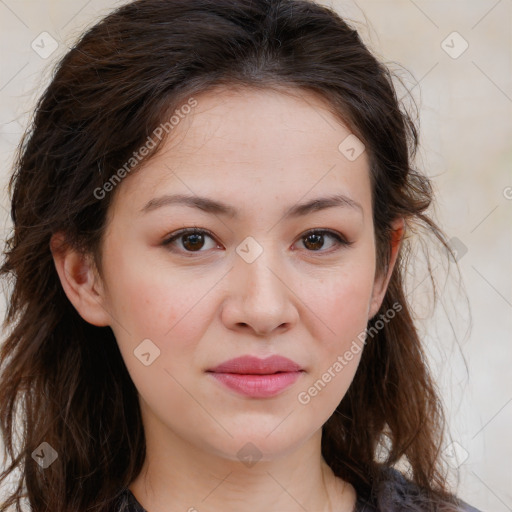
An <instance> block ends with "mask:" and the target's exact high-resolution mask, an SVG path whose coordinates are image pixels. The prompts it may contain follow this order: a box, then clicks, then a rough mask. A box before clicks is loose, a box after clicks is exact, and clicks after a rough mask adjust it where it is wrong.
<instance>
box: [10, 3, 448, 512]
mask: <svg viewBox="0 0 512 512" xmlns="http://www.w3.org/2000/svg"><path fill="white" fill-rule="evenodd" d="M224 86H225V87H233V86H240V87H261V88H274V89H276V90H285V89H288V90H291V89H294V90H297V91H300V90H303V91H310V92H314V93H316V94H317V95H319V96H320V97H322V98H323V99H325V100H326V102H327V104H328V105H329V106H330V108H331V109H332V112H333V114H335V115H336V116H338V118H339V119H340V120H341V121H343V122H344V123H346V124H347V125H348V126H349V128H350V129H351V131H352V132H353V133H354V134H355V135H356V136H357V137H358V138H359V139H360V140H361V141H362V142H363V143H364V144H365V146H366V150H367V151H368V155H369V159H370V169H371V183H372V200H373V217H374V224H375V237H376V242H377V266H378V271H379V272H383V271H385V270H386V267H387V265H388V263H389V256H390V251H389V249H390V240H391V236H392V232H391V223H392V221H393V220H394V219H396V218H400V217H402V218H404V219H405V221H406V231H407V233H409V232H411V231H412V230H413V229H416V230H418V229H419V228H420V227H423V228H425V231H426V232H428V233H430V234H433V235H434V236H435V237H436V238H437V239H438V240H439V241H440V242H441V243H442V245H444V246H445V247H447V243H446V238H445V236H444V235H443V234H442V232H441V231H440V229H439V228H438V227H437V226H436V224H435V223H434V222H433V221H432V220H431V219H430V217H429V216H427V215H426V214H425V210H426V209H427V208H428V207H429V205H430V203H431V198H432V190H431V185H430V182H429V179H428V178H427V177H426V176H424V175H422V174H421V173H420V172H418V171H417V170H415V169H414V168H413V167H412V166H411V161H412V159H413V158H414V156H415V153H416V150H417V145H418V132H417V128H416V127H415V124H414V122H413V120H412V118H411V116H410V114H409V113H407V112H406V111H405V109H404V108H402V106H401V104H400V102H399V101H398V99H397V94H396V91H395V87H394V85H393V75H392V74H391V72H390V70H389V69H388V68H387V67H386V66H385V65H383V64H382V63H380V62H378V61H377V59H376V58H375V57H374V56H373V55H372V54H371V53H370V51H369V50H368V49H367V48H366V46H365V45H364V44H363V43H362V41H361V39H360V37H359V35H358V33H357V32H356V31H355V30H354V29H352V28H350V27H349V25H348V24H347V23H346V22H345V21H343V20H342V19H341V18H340V17H339V15H338V14H336V13H335V12H333V11H332V10H330V9H328V8H327V7H323V6H320V5H318V4H315V3H313V2H310V1H307V0H283V1H278V0H236V1H233V0H216V1H215V2H211V1H206V0H186V1H178V0H138V1H135V2H132V3H129V4H127V5H124V6H122V7H120V8H118V9H117V10H115V11H114V12H112V13H111V14H110V15H109V16H107V17H106V18H104V19H102V20H101V21H100V22H98V23H97V24H96V25H95V26H93V27H92V28H90V29H89V30H88V31H87V32H86V33H84V34H83V35H82V36H81V38H80V40H79V41H78V42H77V44H76V45H75V46H74V47H73V48H72V49H71V50H70V51H69V52H68V53H67V54H66V55H65V56H64V57H63V58H62V60H61V61H60V63H59V65H58V67H57V69H56V72H55V74H54V76H53V79H52V81H51V83H50V84H49V86H48V88H47V89H46V91H45V92H44V94H43V95H42V97H41V98H40V100H39V102H38V104H37V106H36V109H35V113H34V118H33V121H32V123H31V126H30V127H29V129H28V130H27V132H26V133H25V135H24V136H23V139H22V141H21V142H20V145H19V147H18V153H17V157H16V162H15V168H14V173H13V176H12V178H11V182H10V193H11V194H12V210H11V215H12V220H13V223H14V231H13V234H12V236H11V237H10V238H9V240H8V241H7V244H6V249H5V261H4V262H3V266H2V268H1V274H2V275H3V276H4V277H7V278H8V279H9V280H10V281H9V282H10V284H11V285H12V287H11V291H10V294H9V302H8V310H7V315H6V319H5V326H6V327H9V333H8V335H7V337H6V340H5V342H4V343H3V345H2V347H1V353H0V364H1V371H2V373H1V390H0V426H1V429H2V434H3V438H4V442H5V453H6V456H7V455H8V456H9V458H10V460H11V461H12V462H11V464H10V466H9V467H7V469H6V470H5V471H4V472H3V473H2V475H1V479H5V478H6V476H7V475H8V474H10V473H11V472H12V471H14V470H15V469H17V470H19V471H20V472H21V478H20V480H19V485H18V487H17V490H16V492H14V493H13V494H12V495H11V496H10V497H9V499H8V500H7V501H6V502H5V503H4V504H3V505H1V506H0V510H1V511H3V510H6V508H7V507H8V506H10V505H11V504H16V510H18V511H19V510H21V509H20V508H19V507H20V500H21V497H22V491H23V490H24V489H23V488H22V487H23V486H26V489H25V490H26V497H27V498H28V500H29V503H30V505H31V507H32V509H33V510H36V511H38V512H46V511H50V512H60V511H66V512H68V511H69V512H71V511H73V512H77V511H79V512H80V511H84V512H85V511H86V510H87V511H90V512H100V511H106V510H112V507H113V505H114V504H115V500H116V498H117V497H118V496H119V495H120V493H121V491H122V489H124V488H125V487H127V486H128V485H129V484H130V483H131V482H132V481H133V480H134V478H135V477H136V476H137V475H138V473H139V472H140V470H141V467H142V463H143V461H144V458H145V439H144V430H143V425H142V420H141V414H140V411H139V403H138V397H137V391H136V389H135V387H134V384H133V382H132V381H131V378H130V375H129V373H128V371H127V369H126V367H125V364H124V362H123V359H122V357H121V354H120V352H119V350H118V347H117V343H116V340H115V338H114V335H113V332H112V330H111V329H110V328H109V327H95V326H93V325H90V324H88V323H87V322H85V321H84V320H83V319H82V318H81V317H80V316H79V315H78V313H77V311H76V310H75V309H74V308H73V306H72V305H71V303H70V302H69V300H68V299H67V297H66V295H65V293H64V291H63V289H62V286H61V284H60V281H59V278H58V275H57V273H56V269H55V266H54V262H53V259H52V254H51V252H50V247H49V243H50V238H51V236H52V234H54V233H56V232H59V231H61V232H63V233H65V235H66V237H67V243H68V244H70V245H72V246H73V247H76V248H78V249H80V250H82V251H84V252H86V253H91V254H93V255H94V257H95V261H96V263H97V266H98V268H100V267H101V265H100V263H101V252H100V249H101V241H102V235H103V232H104V226H105V219H106V214H107V211H108V208H109V204H110V203H111V199H112V195H113V194H111V193H110V194H108V193H107V194H103V195H104V197H102V198H98V193H95V191H97V190H99V189H102V190H105V189H104V188H103V186H104V184H105V183H106V182H107V181H109V180H111V179H112V176H113V175H114V174H115V173H116V171H118V170H119V168H120V166H122V165H123V163H124V162H127V161H129V159H130V158H131V157H132V155H133V152H134V151H135V150H137V149H138V148H140V147H141V146H142V145H143V144H144V143H145V141H147V138H148V136H151V134H152V133H153V132H154V130H155V129H156V128H157V127H158V126H159V125H160V124H161V123H162V122H165V121H167V120H168V119H169V117H170V114H171V113H172V112H173V111H174V110H175V109H177V108H178V106H179V105H181V104H182V103H184V102H185V101H186V99H187V98H190V97H191V95H193V94H199V93H200V92H205V91H208V90H210V89H211V88H213V87H224ZM165 138H166V137H165V136H163V137H162V138H161V140H158V141H157V144H156V147H155V148H154V149H153V150H152V151H151V153H150V155H149V156H148V157H146V159H145V161H147V160H148V159H149V158H150V157H151V155H154V154H155V153H156V151H157V149H158V148H159V147H160V144H161V142H162V141H164V140H165ZM340 142H341V141H340ZM135 167H137V166H135ZM408 247H409V240H408V236H406V238H405V239H404V241H403V244H402V247H401V249H400V253H399V256H398V260H397V263H396V266H395V268H394V270H393V273H392V277H391V281H390V284H389V288H388V290H387V293H386V296H385V299H384V302H383V304H382V307H381V310H380V312H379V313H383V312H385V311H388V310H390V309H391V308H393V305H394V304H396V303H399V304H400V305H401V306H402V307H401V310H400V311H399V312H397V313H396V316H395V317H394V318H393V320H392V321H389V322H385V323H384V326H383V327H382V328H379V329H375V323H376V322H377V321H378V320H377V319H378V318H380V316H379V314H377V315H376V316H375V317H374V318H373V319H371V320H370V321H369V323H368V329H371V328H372V327H374V329H375V330H376V331H378V332H376V334H375V335H374V336H373V338H372V339H371V341H369V342H368V343H367V344H366V346H365V348H364V350H363V353H362V358H361V362H360V365H359V368H358V370H357V373H356V375H355V377H354V380H353V383H352V385H351V386H350V388H349V390H348V392H347V394H346V396H345V397H344V398H343V400H342V401H341V403H340V404H339V406H338V407H337V409H336V411H335V413H334V414H333V415H332V416H331V417H330V418H329V420H328V421H327V422H326V424H325V425H324V427H323V436H322V454H323V457H324V458H325V460H326V462H327V463H328V464H329V466H330V467H331V468H332V469H333V471H334V473H335V474H336V475H337V476H339V477H341V478H343V479H345V480H347V481H348V482H350V483H351V484H352V485H353V486H354V487H355V489H356V491H357V492H358V494H360V495H361V496H363V497H365V498H367V499H369V498H370V496H371V493H372V488H374V487H375V485H376V484H377V483H378V482H379V481H380V480H381V479H382V475H383V474H384V472H385V470H386V468H389V467H392V466H395V465H396V464H397V463H398V462H403V461H405V462H406V463H407V465H408V468H409V472H408V473H409V474H408V477H409V478H410V480H412V481H413V482H414V483H416V484H417V485H418V486H420V487H422V488H423V489H424V491H425V496H427V498H428V500H427V502H426V505H425V506H426V507H427V506H428V507H432V508H428V510H437V508H435V507H436V505H435V503H440V502H441V501H443V500H445V501H446V502H453V499H454V498H453V496H452V495H451V494H450V493H449V492H448V490H447V484H446V475H445V472H444V469H443V466H442V462H441V458H440V447H441V443H442V439H443V431H444V417H443V412H442V408H441V405H440V400H439V398H438V395H437V392H436V389H435V385H434V383H433V382H432V379H431V377H430V375H429V371H428V368H427V365H426V360H425V356H424V353H423V350H422V346H421V342H420V339H419V336H418V333H417V330H416V328H415V325H414V322H413V320H412V317H411V309H410V307H409V306H408V304H407V300H406V297H405V294H404V284H403V278H404V273H405V269H406V266H407V254H408ZM447 248H448V247H447ZM381 323H382V322H381ZM18 409H20V410H19V411H18ZM18 413H20V414H21V418H22V420H23V421H22V425H23V430H22V432H21V436H20V437H21V445H20V447H19V451H18V452H16V450H15V429H16V422H15V418H16V414H18ZM42 442H47V443H49V444H50V445H51V446H52V447H53V448H54V449H55V450H56V451H57V453H58V459H57V460H56V461H55V462H54V463H53V464H52V465H51V466H50V467H48V468H46V469H44V470H41V469H40V467H39V466H38V464H36V462H35V461H34V460H33V458H32V456H31V454H32V452H33V451H34V450H35V449H36V448H37V447H38V446H39V445H40V444H41V443H42ZM383 446H387V450H388V451H387V454H386V456H385V457H384V458H382V459H380V460H379V458H378V457H377V452H378V450H379V448H380V447H383ZM429 503H430V504H429ZM425 510H427V508H425Z"/></svg>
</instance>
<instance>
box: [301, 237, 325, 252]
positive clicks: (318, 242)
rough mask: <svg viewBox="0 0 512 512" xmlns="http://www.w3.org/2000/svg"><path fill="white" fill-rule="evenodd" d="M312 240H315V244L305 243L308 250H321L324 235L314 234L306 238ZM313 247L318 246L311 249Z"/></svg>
mask: <svg viewBox="0 0 512 512" xmlns="http://www.w3.org/2000/svg"><path fill="white" fill-rule="evenodd" d="M311 239H313V243H312V244H309V243H307V242H306V243H305V245H306V247H308V249H313V250H314V251H317V250H318V249H320V248H321V246H322V245H323V239H324V237H323V236H322V235H318V234H316V233H313V234H311V235H308V236H307V237H306V240H311ZM311 245H313V246H316V247H311ZM318 246H319V247H318Z"/></svg>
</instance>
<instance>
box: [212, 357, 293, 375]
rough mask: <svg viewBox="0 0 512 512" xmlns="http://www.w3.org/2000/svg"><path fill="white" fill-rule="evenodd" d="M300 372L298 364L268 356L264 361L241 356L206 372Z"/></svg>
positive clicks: (267, 373)
mask: <svg viewBox="0 0 512 512" xmlns="http://www.w3.org/2000/svg"><path fill="white" fill-rule="evenodd" d="M301 370H302V368H301V367H300V365H299V364H297V363H296V362H294V361H292V360H291V359H288V358H286V357H283V356H270V357H267V358H266V359H259V358H258V357H253V356H243V357H237V358H235V359H230V360H229V361H226V362H224V363H222V364H219V365H218V366H216V367H215V368H212V369H211V370H207V371H209V372H214V373H239V374H251V375H269V374H272V373H277V372H298V371H301Z"/></svg>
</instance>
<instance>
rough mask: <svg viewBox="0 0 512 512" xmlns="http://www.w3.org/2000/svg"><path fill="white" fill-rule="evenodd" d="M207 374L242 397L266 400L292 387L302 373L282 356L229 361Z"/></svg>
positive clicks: (248, 357) (294, 364)
mask: <svg viewBox="0 0 512 512" xmlns="http://www.w3.org/2000/svg"><path fill="white" fill-rule="evenodd" d="M207 372H208V373H210V374H211V375H212V376H213V377H215V378H216V379H217V380H218V381H219V382H221V383H222V384H224V385H225V386H227V387H228V388H230V389H232V390H234V391H237V392H238V393H240V394H242V395H246V396H250V397H253V398H268V397H271V396H275V395H277V394H278V393H280V392H281V391H283V390H284V389H286V388H287V387H288V386H291V385H292V384H293V383H294V382H295V381H296V380H297V379H298V378H299V377H300V375H301V373H302V372H303V370H302V369H301V367H300V365H298V364H297V363H295V362H294V361H292V360H290V359H287V358H286V357H282V356H271V357H268V358H266V359H259V358H258V357H253V356H243V357H237V358H236V359H230V360H229V361H226V362H224V363H222V364H220V365H218V366H216V367H215V368H212V369H210V370H207Z"/></svg>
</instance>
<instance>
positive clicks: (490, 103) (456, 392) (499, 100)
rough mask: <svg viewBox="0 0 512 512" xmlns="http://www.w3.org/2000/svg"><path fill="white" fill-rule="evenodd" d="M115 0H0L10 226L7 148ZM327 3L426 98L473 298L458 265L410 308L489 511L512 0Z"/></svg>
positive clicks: (502, 458) (472, 489) (447, 219)
mask: <svg viewBox="0 0 512 512" xmlns="http://www.w3.org/2000/svg"><path fill="white" fill-rule="evenodd" d="M121 3H123V2H114V1H109V0H89V1H87V0H55V1H50V0H46V1H43V0H0V52H1V53H0V66H1V72H0V155H1V162H2V163H1V168H0V180H1V185H2V193H1V197H0V228H2V229H3V234H4V235H5V233H6V232H8V229H9V226H10V224H9V219H8V215H7V210H8V199H7V196H6V193H5V183H6V181H7V177H8V175H9V169H10V164H11V161H12V156H13V152H14V149H15V146H16V144H17V143H18V141H19V138H20V136H21V132H22V129H23V128H24V127H25V123H26V121H27V115H28V113H29V112H30V109H31V108H32V106H33V104H34V102H35V99H36V98H37V97H38V95H39V94H40V93H41V92H42V90H43V87H44V86H45V84H46V83H47V81H48V79H49V77H50V75H51V67H52V64H53V63H55V62H56V60H57V59H58V58H59V57H60V56H62V55H63V53H65V51H66V49H67V47H69V46H70V45H71V44H72V42H73V41H74V39H75V38H76V37H77V36H78V35H79V34H80V32H81V31H82V30H83V29H84V28H85V27H86V26H89V25H91V24H93V23H94V22H95V21H96V20H98V18H99V17H100V16H102V15H104V14H106V13H107V12H109V11H110V9H111V8H113V7H114V6H116V5H119V4H121ZM321 3H323V4H325V5H333V6H334V7H335V8H336V10H338V12H340V13H341V14H342V15H345V16H346V17H348V18H349V19H350V20H353V24H354V26H355V28H357V29H358V30H359V31H360V34H361V36H362V37H363V39H364V40H365V42H367V44H369V46H370V47H371V48H372V49H373V50H374V51H375V52H376V53H377V56H379V58H382V59H383V60H384V61H385V62H387V63H388V64H390V65H391V67H392V69H393V70H394V71H396V72H398V73H399V75H400V76H401V77H402V79H403V80H404V82H405V84H406V85H407V86H408V87H409V89H412V94H413V96H414V98H415V100H416V101H417V103H418V104H419V105H420V132H421V138H422V148H421V150H420V154H419V158H418V161H417V165H418V166H420V167H422V168H423V169H426V170H427V172H428V174H429V175H430V176H432V177H433V179H434V181H435V188H436V191H437V193H438V198H437V209H436V216H437V219H438V221H439V222H440V223H441V225H442V227H443V228H444V230H445V231H446V232H447V233H448V235H449V237H454V241H453V243H454V244H456V245H457V247H458V248H459V255H460V259H459V266H460V270H461V273H462V280H463V286H464V289H465V290H466V293H467V295H468V297H469V303H470V308H471V310H470V311H471V319H470V317H469V313H468V309H467V305H466V303H465V301H464V295H462V294H461V293H462V292H460V291H459V290H458V288H457V281H456V280H455V281H454V280H453V279H452V281H450V282H449V283H448V285H447V287H446V288H445V289H444V290H443V293H442V297H441V301H440V303H439V305H438V307H437V308H436V310H435V313H434V315H433V316H428V315H427V310H425V312H424V314H423V313H421V312H418V317H419V319H418V321H419V325H420V328H421V330H422V332H423V333H424V337H425V343H426V346H427V350H428V353H429V356H430V357H431V360H432V364H433V370H434V374H435V376H436V378H437V379H438V382H439V384H440V387H441V391H442V396H443V398H444V401H445V404H446V406H447V409H448V413H449V418H450V428H451V433H452V440H453V441H454V442H455V444H454V445H452V446H451V447H450V446H447V453H448V454H453V453H455V455H456V457H455V458H453V457H452V458H451V459H450V460H452V465H453V466H454V467H455V468H458V469H459V472H458V474H459V477H460V485H459V495H460V496H461V497H462V498H463V499H465V500H466V501H468V502H470V503H472V504H473V505H474V506H476V507H478V508H481V509H482V510H485V511H493V512H494V511H495V512H502V511H503V512H504V511H510V510H512V462H511V461H512V441H511V436H510V432H511V425H512V385H511V383H512V379H511V370H510V369H511V367H512V345H511V334H510V333H511V328H512V272H511V261H512V259H511V256H512V229H511V226H512V223H511V220H512V215H511V213H512V173H511V161H512V144H511V142H512V122H511V120H512V1H511V0H465V1H463V2H462V1H444V2H440V1H430V0H428V1H427V0H383V1H365V2H363V1H360V2H359V3H357V2H355V1H353V0H347V1H335V2H326V1H323V2H321ZM454 31H456V32H457V33H458V34H452V33H453V32H454ZM42 32H48V33H49V34H51V36H52V37H53V38H54V39H55V40H56V41H57V43H58V48H57V49H56V51H55V52H54V53H52V54H51V55H50V56H49V57H48V58H42V57H41V56H40V55H39V54H37V53H36V52H35V51H34V50H33V49H32V48H31V43H32V41H34V40H35V41H36V42H37V41H38V40H40V39H38V38H39V37H46V36H40V34H41V33H42ZM443 41H444V43H443ZM466 44H467V45H468V47H467V49H466V50H465V51H464V52H463V53H461V52H462V50H463V49H464V47H465V45H466ZM48 47H49V46H48V45H46V48H48ZM447 52H448V53H451V54H452V56H450V55H449V54H448V53H447ZM459 53H461V54H460V56H459V55H458V54H459ZM453 57H457V58H453ZM399 64H400V65H401V66H403V68H401V67H400V66H399ZM402 94H403V91H402V93H401V94H400V96H402ZM433 255H434V258H435V250H434V251H433ZM437 256H439V253H438V254H437ZM437 260H438V261H439V263H438V265H437V266H438V267H439V270H441V269H442V265H441V263H440V261H441V259H440V258H437ZM422 271H423V270H422V267H421V265H419V267H418V271H417V273H416V275H415V276H414V279H413V281H411V283H410V293H411V297H413V298H414V299H415V300H420V299H421V297H422V296H423V295H422V291H423V288H424V284H423V283H424V282H423V283H422V280H423V278H424V277H425V274H422ZM425 282H426V281H425ZM454 300H455V303H454V302H453V301H454ZM0 305H2V306H3V302H2V303H1V304H0ZM466 364H467V366H466ZM454 447H455V448H454Z"/></svg>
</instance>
